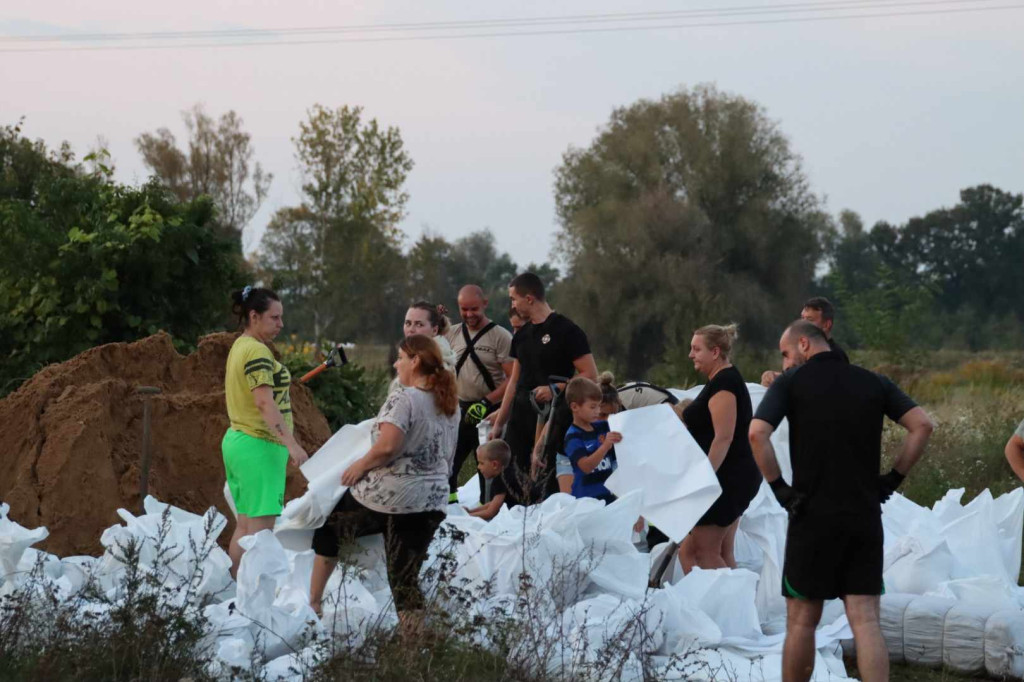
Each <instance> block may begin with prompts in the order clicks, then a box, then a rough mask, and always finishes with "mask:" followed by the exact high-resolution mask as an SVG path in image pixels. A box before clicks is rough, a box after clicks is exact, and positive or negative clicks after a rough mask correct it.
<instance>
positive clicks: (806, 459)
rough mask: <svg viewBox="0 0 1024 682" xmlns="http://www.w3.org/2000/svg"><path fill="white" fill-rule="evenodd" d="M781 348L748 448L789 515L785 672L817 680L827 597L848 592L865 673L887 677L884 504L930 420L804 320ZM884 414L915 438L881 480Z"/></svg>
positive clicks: (788, 677) (915, 455)
mask: <svg viewBox="0 0 1024 682" xmlns="http://www.w3.org/2000/svg"><path fill="white" fill-rule="evenodd" d="M779 350H781V351H782V359H783V365H782V366H783V369H784V370H785V371H784V372H783V373H782V374H781V375H780V376H779V378H778V379H776V380H775V382H774V383H773V384H772V387H771V388H770V389H768V393H767V394H765V397H764V399H763V400H762V401H761V404H760V406H759V407H758V408H757V413H756V414H755V415H754V419H753V421H751V424H750V444H751V447H752V448H753V451H754V458H755V459H756V460H757V463H758V466H759V467H760V469H761V473H762V474H764V478H765V480H766V481H768V482H769V485H770V486H771V488H772V492H774V493H775V497H776V498H777V499H778V500H779V503H780V504H782V506H783V507H785V508H786V509H787V511H789V514H790V521H789V529H788V532H787V535H786V557H785V563H784V565H783V570H782V594H783V596H784V597H786V598H787V600H786V609H787V617H786V643H785V646H784V648H783V652H782V679H783V680H785V681H786V682H790V681H796V680H808V679H810V677H811V673H812V672H813V669H814V631H815V628H816V627H817V624H818V621H819V620H820V618H821V609H822V603H823V601H824V600H826V599H834V598H838V597H841V598H842V599H843V602H844V603H845V605H846V615H847V619H848V620H849V622H850V627H851V628H852V629H853V635H854V639H855V640H856V643H857V665H858V669H859V671H860V673H861V676H862V678H863V679H864V680H865V682H874V681H875V680H886V679H888V675H889V657H888V653H887V652H886V648H885V641H884V640H883V639H882V631H881V628H880V626H879V595H880V594H881V593H882V592H883V586H882V519H881V502H883V501H884V500H886V499H888V498H889V496H891V495H892V493H893V492H894V491H895V490H896V488H897V487H898V486H899V484H900V483H901V482H902V481H903V478H904V476H906V474H907V472H909V471H910V469H911V467H913V466H914V464H915V463H916V462H917V460H918V459H919V458H920V457H921V454H922V452H923V451H924V447H925V445H926V444H927V442H928V438H929V436H930V435H931V432H932V423H931V421H930V420H929V418H928V415H927V414H926V413H925V412H924V410H922V409H921V408H920V407H918V406H917V405H916V404H915V403H914V401H913V400H911V399H910V398H908V397H907V396H906V395H905V394H904V393H903V392H902V391H900V389H899V388H897V387H896V385H895V384H893V383H892V382H891V381H890V380H889V379H887V378H885V377H883V376H881V375H878V374H875V373H874V372H869V371H868V370H866V369H863V368H861V367H857V366H855V365H851V364H849V363H848V362H844V361H843V359H842V357H841V356H840V355H839V354H838V353H836V352H835V351H832V350H830V349H829V346H828V340H827V339H826V337H825V335H824V333H823V332H822V330H821V329H820V328H819V327H818V326H816V325H814V324H812V323H811V322H809V321H807V320H797V321H796V322H794V323H792V324H791V325H790V326H789V327H788V328H787V329H786V331H785V332H784V333H783V335H782V339H781V340H780V341H779ZM884 417H889V418H890V419H892V420H893V421H897V422H899V424H900V425H901V426H902V427H903V428H905V429H906V430H907V436H906V438H905V440H904V442H903V447H902V449H901V451H900V453H899V455H898V456H897V457H896V461H895V463H894V466H893V469H892V470H891V471H890V472H889V473H887V474H885V475H883V476H880V475H879V473H878V472H879V468H880V466H881V440H882V422H883V419H884ZM784 418H785V419H788V420H789V434H790V436H789V438H790V457H791V459H792V464H793V485H792V487H791V486H790V485H788V484H787V483H786V482H785V481H784V480H783V479H782V473H781V471H780V469H779V463H778V460H777V459H776V458H775V451H774V449H773V448H772V445H771V441H770V440H769V437H770V436H771V434H772V432H773V431H774V430H775V429H776V428H777V427H778V425H779V423H780V422H781V421H782V420H783V419H784Z"/></svg>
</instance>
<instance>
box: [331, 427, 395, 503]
mask: <svg viewBox="0 0 1024 682" xmlns="http://www.w3.org/2000/svg"><path fill="white" fill-rule="evenodd" d="M404 442H405V433H404V432H403V431H402V430H401V429H400V428H398V427H397V426H395V425H394V424H391V423H390V422H381V423H380V433H379V435H378V437H377V442H376V443H374V444H373V445H372V446H371V447H370V450H369V452H367V453H366V454H365V455H363V456H362V457H360V458H359V459H357V460H356V461H354V462H352V463H351V464H349V465H348V468H347V469H345V473H343V474H342V475H341V484H342V485H344V486H350V487H351V486H353V485H355V484H356V483H357V482H358V481H359V480H360V479H361V478H362V477H363V476H365V475H366V472H368V471H371V470H373V469H376V468H377V467H381V466H384V465H386V464H388V463H390V462H391V460H393V459H394V458H395V456H396V455H397V454H398V453H400V452H401V451H402V443H404Z"/></svg>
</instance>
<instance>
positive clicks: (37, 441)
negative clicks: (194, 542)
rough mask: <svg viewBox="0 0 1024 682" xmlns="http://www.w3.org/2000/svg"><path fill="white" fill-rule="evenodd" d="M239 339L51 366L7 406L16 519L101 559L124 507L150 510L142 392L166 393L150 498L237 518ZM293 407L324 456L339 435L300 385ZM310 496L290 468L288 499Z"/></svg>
mask: <svg viewBox="0 0 1024 682" xmlns="http://www.w3.org/2000/svg"><path fill="white" fill-rule="evenodd" d="M235 336H236V335H235V334H211V335H210V336H206V337H204V338H203V339H202V340H200V342H199V348H198V349H197V350H196V352H195V353H192V354H191V355H189V356H187V357H184V356H182V355H180V354H179V353H178V352H177V351H176V350H175V349H174V346H173V345H172V343H171V338H170V337H169V336H168V335H167V334H163V333H160V334H156V335H154V336H150V337H148V338H145V339H142V340H141V341H137V342H135V343H114V344H108V345H105V346H99V347H96V348H93V349H91V350H88V351H86V352H84V353H82V354H81V355H78V356H76V357H74V358H72V359H71V360H68V361H67V362H64V363H61V364H59V365H51V366H49V367H46V368H45V369H43V370H42V371H40V372H39V373H38V374H36V375H35V376H34V377H33V378H32V379H31V380H29V381H28V382H26V383H25V384H24V385H23V386H22V387H21V388H19V389H18V391H16V392H15V393H12V394H11V395H9V396H7V397H6V398H4V399H3V400H0V501H3V502H6V503H8V504H10V505H11V518H13V519H15V520H17V521H18V523H20V524H22V525H24V526H27V527H29V528H32V527H36V526H46V527H47V528H49V530H50V537H49V538H48V539H47V540H46V541H45V543H43V545H42V546H41V548H42V549H45V550H46V551H49V552H53V553H55V554H58V555H60V556H68V555H74V554H97V553H99V552H101V551H102V550H101V547H100V544H99V537H100V534H101V533H102V531H103V530H104V529H105V528H107V527H108V526H110V525H112V524H115V523H118V522H119V518H118V517H117V515H116V513H115V511H116V510H117V508H118V507H125V508H127V509H130V510H133V511H135V510H139V509H140V508H141V500H140V497H139V472H140V460H141V454H142V410H143V398H142V396H141V395H139V394H138V393H137V392H136V389H137V388H138V387H139V386H156V387H158V388H160V389H161V391H162V393H161V394H159V395H156V396H152V397H151V398H150V400H151V401H152V429H153V441H152V442H153V457H152V464H151V466H150V474H149V492H150V494H152V495H155V496H156V497H158V498H159V499H160V500H161V501H163V502H169V503H170V504H173V505H175V506H178V507H182V508H184V509H187V510H189V511H193V512H197V513H202V512H204V511H205V510H206V509H208V508H209V507H210V506H211V505H212V506H216V507H217V508H218V509H220V510H221V512H222V513H224V514H225V515H226V516H227V517H228V518H229V519H230V518H231V514H230V511H229V510H228V507H227V504H226V502H225V501H224V496H223V494H222V490H223V486H224V466H223V464H222V460H221V451H220V441H221V438H222V437H223V435H224V431H225V429H226V428H227V426H228V419H227V408H226V406H225V404H224V365H225V362H226V361H227V356H228V351H229V350H230V348H231V343H232V342H233V341H234V339H235ZM292 404H293V409H294V415H295V432H296V437H297V438H298V441H299V442H300V443H301V444H302V446H303V447H305V448H306V450H307V451H308V452H309V453H310V454H312V453H313V452H314V451H315V450H316V449H317V448H319V447H320V446H321V445H322V444H323V443H324V442H325V441H326V440H327V439H328V438H330V436H331V430H330V428H329V427H328V425H327V420H326V419H324V417H323V415H322V414H320V411H319V410H318V409H317V408H316V407H315V405H314V404H313V399H312V395H311V394H310V392H309V390H308V389H306V388H305V387H303V386H298V385H293V387H292ZM304 489H305V479H304V478H303V477H302V475H301V474H300V473H299V472H298V470H297V469H295V468H294V467H292V465H291V464H289V471H288V489H287V493H286V499H291V498H293V497H297V496H299V495H301V494H302V492H303V491H304ZM228 537H229V536H228V534H227V533H225V534H224V535H222V537H221V541H222V542H223V541H226V539H227V538H228Z"/></svg>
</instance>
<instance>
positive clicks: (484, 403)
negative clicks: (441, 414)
mask: <svg viewBox="0 0 1024 682" xmlns="http://www.w3.org/2000/svg"><path fill="white" fill-rule="evenodd" d="M493 409H494V405H492V404H491V402H490V401H489V400H487V399H486V398H484V399H482V400H478V401H476V402H475V403H473V404H471V405H469V406H468V407H466V414H465V415H463V419H464V420H465V422H466V423H467V424H469V425H470V426H476V425H477V424H479V423H480V422H482V421H483V420H484V418H485V417H487V415H489V414H490V413H491V410H493Z"/></svg>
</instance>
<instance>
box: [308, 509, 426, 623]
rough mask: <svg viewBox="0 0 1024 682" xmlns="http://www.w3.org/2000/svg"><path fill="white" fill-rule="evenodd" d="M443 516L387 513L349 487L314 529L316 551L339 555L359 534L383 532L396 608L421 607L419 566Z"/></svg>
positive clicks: (332, 555)
mask: <svg viewBox="0 0 1024 682" xmlns="http://www.w3.org/2000/svg"><path fill="white" fill-rule="evenodd" d="M444 516H445V514H444V512H441V511H425V512H415V513H412V514H385V513H383V512H378V511H374V510H372V509H369V508H367V507H364V506H363V505H361V504H360V503H359V501H358V500H356V499H355V498H354V497H352V492H351V491H350V490H346V491H345V494H344V495H342V497H341V500H339V501H338V504H337V506H336V507H335V508H334V511H332V512H331V515H330V516H328V517H327V522H326V523H324V525H323V526H321V527H320V528H317V529H316V531H314V533H313V551H314V552H315V553H316V555H317V556H322V557H329V558H332V559H336V558H338V554H339V550H340V548H341V547H343V546H345V545H348V544H350V543H352V542H354V541H355V539H356V538H361V537H365V536H367V535H376V534H377V533H382V534H383V535H384V556H385V560H386V562H387V568H388V584H389V585H390V586H391V594H392V595H393V597H394V599H395V609H396V610H397V611H408V610H411V609H421V608H423V592H422V591H421V590H420V584H419V581H420V568H421V567H422V566H423V561H424V560H425V559H426V558H427V548H428V547H430V542H431V540H433V539H434V533H436V532H437V527H438V526H440V525H441V521H443V520H444Z"/></svg>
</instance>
